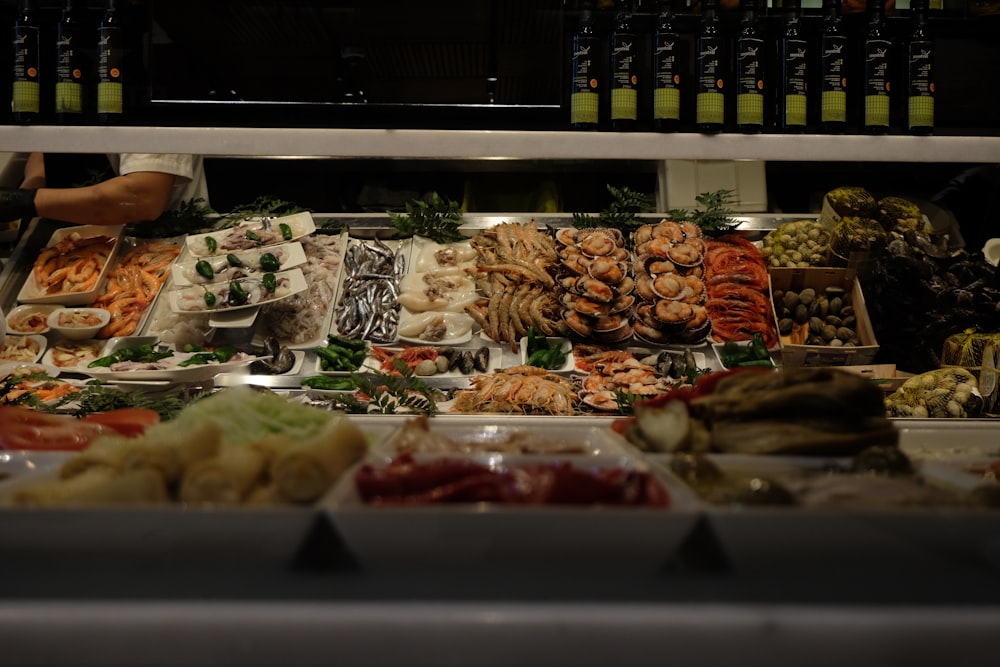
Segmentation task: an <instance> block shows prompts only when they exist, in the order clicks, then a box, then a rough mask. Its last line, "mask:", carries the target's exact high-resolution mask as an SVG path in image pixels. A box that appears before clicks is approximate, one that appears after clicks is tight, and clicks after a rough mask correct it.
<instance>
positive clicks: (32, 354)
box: [0, 334, 46, 362]
mask: <svg viewBox="0 0 1000 667" xmlns="http://www.w3.org/2000/svg"><path fill="white" fill-rule="evenodd" d="M45 344H46V341H45V336H39V335H38V334H27V335H23V336H22V335H17V334H7V335H6V336H5V337H4V339H3V343H2V344H0V361H27V362H32V361H38V359H39V358H40V357H41V356H42V353H43V352H45Z"/></svg>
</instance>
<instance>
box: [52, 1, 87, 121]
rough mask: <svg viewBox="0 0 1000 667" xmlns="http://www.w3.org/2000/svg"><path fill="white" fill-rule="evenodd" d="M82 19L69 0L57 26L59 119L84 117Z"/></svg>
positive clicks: (57, 101)
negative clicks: (80, 25) (80, 26)
mask: <svg viewBox="0 0 1000 667" xmlns="http://www.w3.org/2000/svg"><path fill="white" fill-rule="evenodd" d="M82 47H83V45H82V43H81V40H80V29H79V20H78V18H77V13H76V11H75V10H74V9H73V0H66V5H65V6H64V7H63V10H62V17H61V18H60V20H59V25H58V27H57V28H56V95H55V99H56V122H58V123H63V124H67V125H69V124H75V123H79V122H80V120H81V118H82V117H83V63H82V60H83V58H82V55H83V52H82Z"/></svg>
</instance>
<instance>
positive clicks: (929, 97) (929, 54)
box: [906, 0, 934, 134]
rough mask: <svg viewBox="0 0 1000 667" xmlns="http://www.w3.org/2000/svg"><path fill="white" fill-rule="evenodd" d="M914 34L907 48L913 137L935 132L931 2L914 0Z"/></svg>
mask: <svg viewBox="0 0 1000 667" xmlns="http://www.w3.org/2000/svg"><path fill="white" fill-rule="evenodd" d="M910 10H911V11H912V12H913V30H912V31H911V32H910V41H909V44H907V49H906V60H907V68H908V69H907V76H908V79H907V93H906V94H907V109H906V115H907V119H906V127H907V129H909V131H910V132H911V133H913V134H931V133H932V132H933V131H934V40H933V39H932V38H931V37H930V36H929V35H928V34H927V0H911V1H910Z"/></svg>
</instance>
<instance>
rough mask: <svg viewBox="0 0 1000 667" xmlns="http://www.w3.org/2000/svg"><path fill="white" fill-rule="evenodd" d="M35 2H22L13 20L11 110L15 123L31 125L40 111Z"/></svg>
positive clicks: (39, 70)
mask: <svg viewBox="0 0 1000 667" xmlns="http://www.w3.org/2000/svg"><path fill="white" fill-rule="evenodd" d="M36 8H37V7H36V3H35V0H21V3H20V6H19V7H18V10H17V18H16V19H15V20H14V31H13V35H12V47H13V56H14V71H13V74H14V77H13V87H12V89H11V111H12V112H13V117H14V122H15V123H25V124H27V123H34V122H37V121H38V116H39V113H40V112H41V67H40V58H39V53H38V48H39V31H38V23H37V22H36V17H35V10H36Z"/></svg>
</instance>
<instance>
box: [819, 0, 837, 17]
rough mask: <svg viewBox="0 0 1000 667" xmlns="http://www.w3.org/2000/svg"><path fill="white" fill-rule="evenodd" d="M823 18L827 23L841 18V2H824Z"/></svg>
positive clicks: (827, 0)
mask: <svg viewBox="0 0 1000 667" xmlns="http://www.w3.org/2000/svg"><path fill="white" fill-rule="evenodd" d="M823 18H824V20H825V21H826V22H827V23H832V22H836V21H839V20H840V3H839V2H837V0H825V2H824V3H823Z"/></svg>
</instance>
